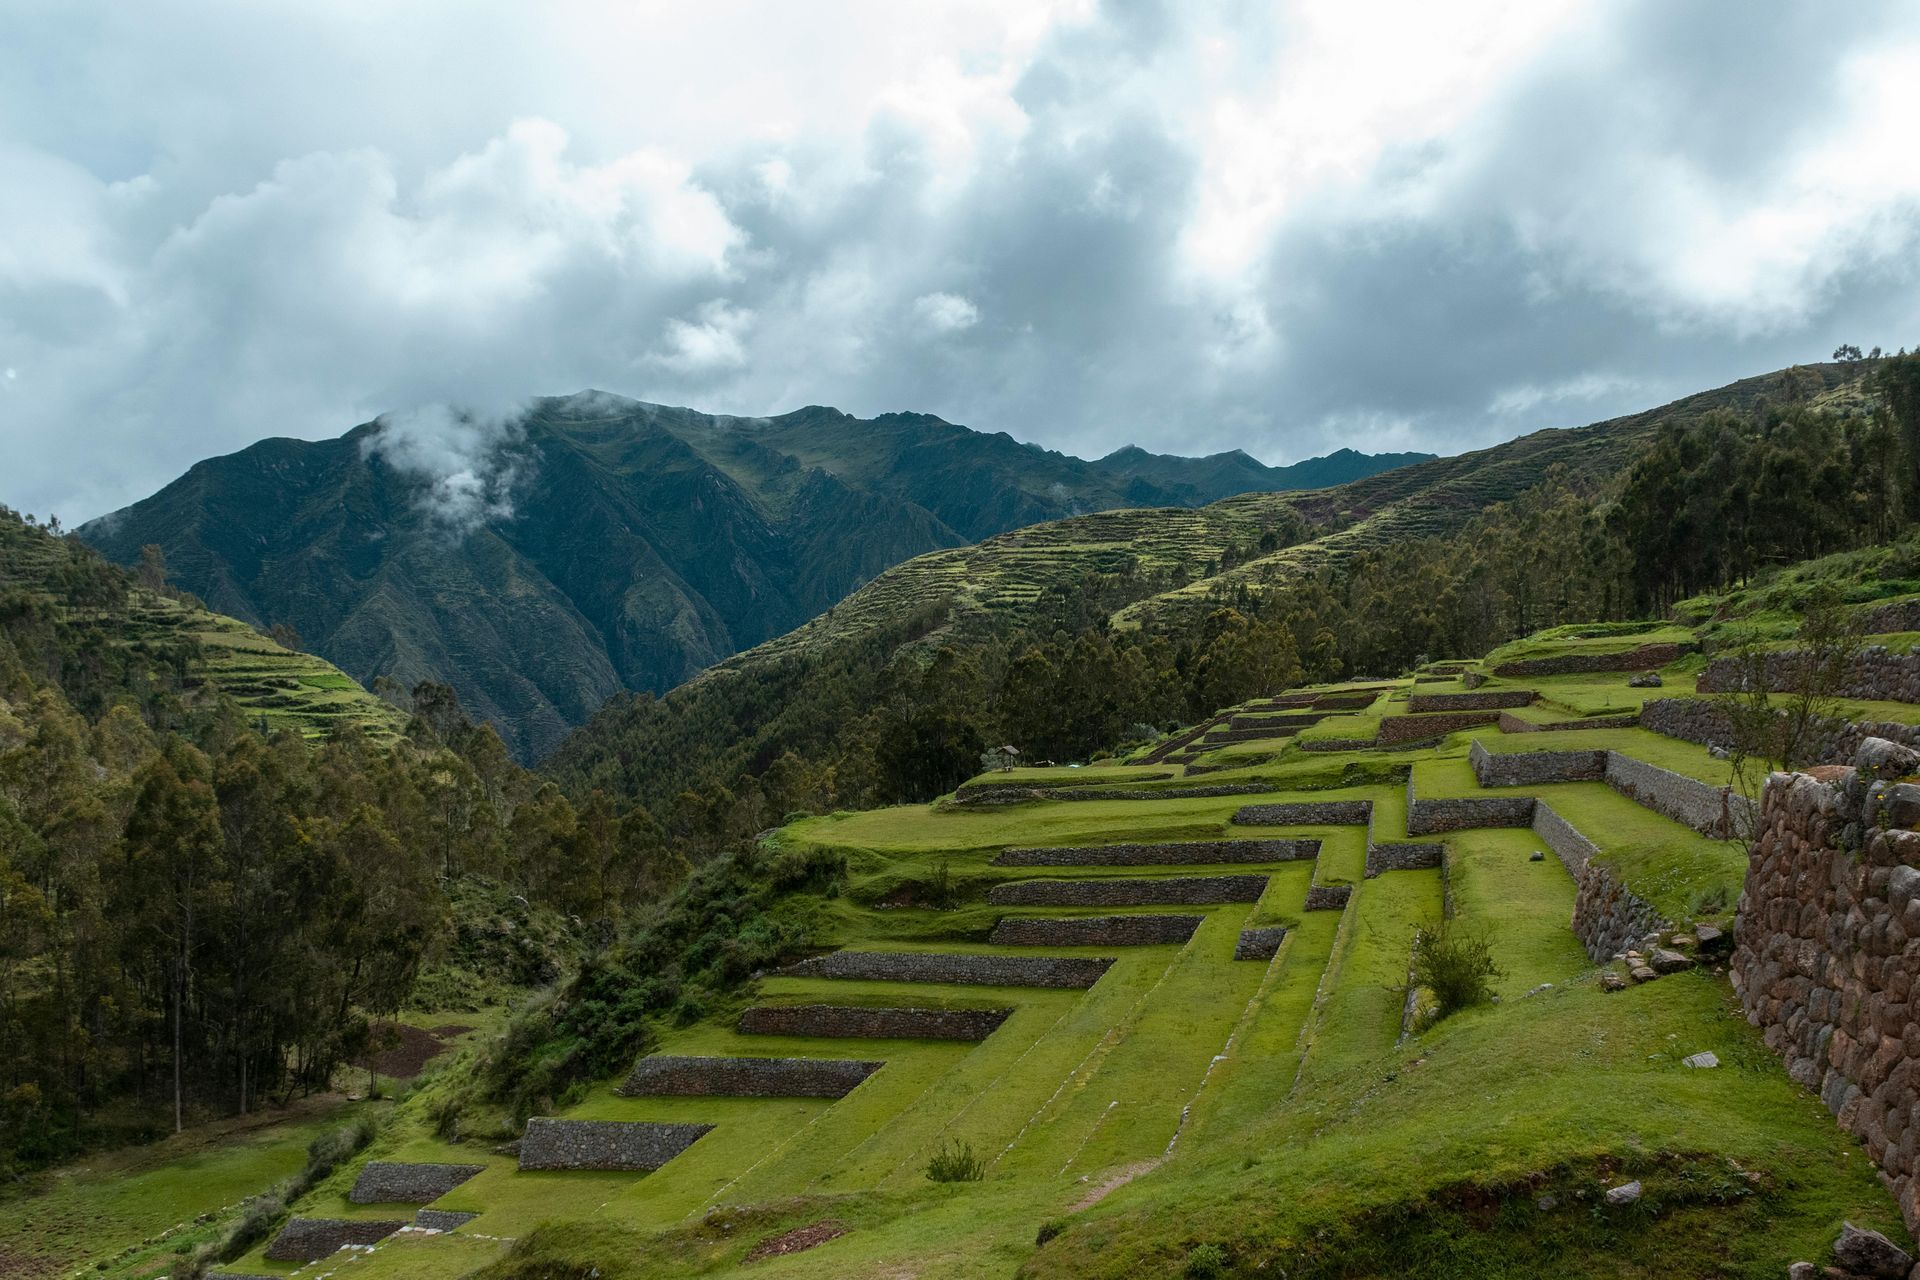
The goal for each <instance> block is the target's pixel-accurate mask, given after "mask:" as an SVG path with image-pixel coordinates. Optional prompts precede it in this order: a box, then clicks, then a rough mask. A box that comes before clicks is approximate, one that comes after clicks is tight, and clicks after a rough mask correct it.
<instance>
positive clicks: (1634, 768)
mask: <svg viewBox="0 0 1920 1280" xmlns="http://www.w3.org/2000/svg"><path fill="white" fill-rule="evenodd" d="M1607 785H1608V786H1610V787H1612V788H1613V789H1614V790H1615V791H1618V792H1619V793H1620V794H1621V795H1623V796H1626V797H1627V798H1629V799H1630V800H1633V801H1634V802H1635V803H1637V804H1642V805H1645V806H1646V807H1647V808H1649V809H1651V810H1653V811H1654V812H1655V813H1658V814H1660V815H1662V816H1663V817H1668V818H1672V819H1673V820H1674V821H1675V822H1678V823H1681V824H1683V825H1685V826H1689V827H1692V828H1693V829H1694V830H1695V831H1698V832H1699V833H1700V834H1701V835H1705V836H1712V837H1714V838H1715V839H1718V840H1728V839H1732V838H1733V837H1734V836H1736V835H1739V834H1740V833H1741V832H1743V831H1748V830H1751V829H1752V827H1753V818H1754V813H1753V802H1752V801H1751V800H1748V799H1747V798H1746V797H1745V796H1743V795H1739V794H1737V793H1736V792H1735V791H1734V790H1733V788H1731V787H1715V786H1711V785H1709V784H1707V783H1705V782H1701V781H1699V780H1698V779H1696V778H1688V777H1685V776H1683V775H1681V774H1678V773H1674V772H1672V771H1671V770H1668V769H1662V768H1660V767H1659V766H1658V765H1651V764H1648V763H1646V762H1645V761H1644V760H1635V759H1634V758H1633V757H1632V756H1626V755H1622V754H1620V753H1619V752H1618V751H1615V752H1611V753H1610V754H1609V755H1608V756H1607Z"/></svg>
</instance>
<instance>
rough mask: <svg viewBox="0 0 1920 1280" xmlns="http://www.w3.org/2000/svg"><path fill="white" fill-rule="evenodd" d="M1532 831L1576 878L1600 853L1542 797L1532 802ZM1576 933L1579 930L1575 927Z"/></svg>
mask: <svg viewBox="0 0 1920 1280" xmlns="http://www.w3.org/2000/svg"><path fill="white" fill-rule="evenodd" d="M1533 834H1535V835H1537V836H1539V837H1540V839H1541V842H1542V843H1544V844H1545V845H1546V846H1547V848H1549V849H1551V850H1553V853H1554V856H1555V857H1557V858H1559V859H1560V862H1561V864H1562V865H1563V866H1565V867H1566V869H1567V870H1568V871H1569V872H1570V873H1571V874H1572V875H1573V878H1574V880H1575V881H1578V880H1579V879H1580V873H1581V872H1582V871H1584V870H1586V867H1587V862H1588V861H1589V860H1590V859H1591V858H1592V857H1593V856H1594V855H1595V854H1597V853H1599V852H1600V846H1598V845H1596V844H1595V843H1594V842H1593V841H1591V840H1589V839H1587V838H1586V837H1585V836H1583V835H1581V834H1580V829H1579V828H1578V827H1576V826H1574V825H1573V824H1572V823H1571V822H1568V821H1567V820H1566V819H1565V818H1563V817H1561V816H1560V815H1559V814H1557V813H1555V812H1554V811H1553V807H1552V806H1551V805H1549V804H1548V803H1547V802H1546V801H1545V800H1535V801H1534V802H1533ZM1575 932H1578V929H1577V928H1576V930H1575ZM1607 954H1608V955H1612V954H1613V953H1612V952H1608V953H1607Z"/></svg>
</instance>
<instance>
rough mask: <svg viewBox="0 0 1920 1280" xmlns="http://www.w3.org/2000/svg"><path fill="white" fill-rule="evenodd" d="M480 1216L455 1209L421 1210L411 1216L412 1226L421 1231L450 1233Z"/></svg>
mask: <svg viewBox="0 0 1920 1280" xmlns="http://www.w3.org/2000/svg"><path fill="white" fill-rule="evenodd" d="M479 1216H480V1215H479V1214H477V1213H462V1212H460V1211H459V1210H457V1209H421V1210H419V1211H418V1212H416V1213H415V1214H414V1215H413V1225H414V1226H416V1227H418V1228H420V1229H421V1230H422V1231H452V1230H453V1229H454V1228H455V1227H464V1226H466V1225H467V1224H468V1223H469V1222H472V1221H473V1220H474V1219H475V1218H477V1217H479Z"/></svg>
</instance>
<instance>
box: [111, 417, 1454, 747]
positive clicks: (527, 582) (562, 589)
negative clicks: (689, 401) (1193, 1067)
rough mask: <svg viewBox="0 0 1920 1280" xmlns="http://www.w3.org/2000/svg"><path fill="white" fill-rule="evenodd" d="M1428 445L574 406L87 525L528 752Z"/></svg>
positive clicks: (418, 434)
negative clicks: (662, 696) (896, 586)
mask: <svg viewBox="0 0 1920 1280" xmlns="http://www.w3.org/2000/svg"><path fill="white" fill-rule="evenodd" d="M1427 456H1428V455H1424V454H1394V455H1383V456H1380V457H1368V456H1365V455H1361V454H1355V453H1352V452H1351V451H1344V450H1343V451H1342V452H1341V453H1339V454H1336V455H1333V456H1331V457H1328V458H1316V459H1309V460H1307V461H1306V462H1302V463H1299V464H1296V465H1295V466H1293V467H1282V468H1273V467H1266V466H1263V465H1262V464H1260V463H1258V462H1255V461H1254V460H1253V459H1251V458H1249V457H1247V456H1246V455H1244V454H1238V453H1234V454H1220V455H1216V456H1214V457H1211V458H1169V457H1164V456H1160V455H1154V454H1148V453H1145V452H1144V451H1141V450H1137V449H1135V450H1123V451H1121V452H1120V453H1117V454H1115V455H1113V456H1112V457H1109V458H1106V459H1101V460H1100V461H1097V462H1086V461H1082V460H1081V459H1078V458H1072V457H1068V456H1066V455H1063V454H1059V453H1054V452H1051V451H1048V450H1045V449H1040V448H1037V447H1035V446H1032V445H1023V444H1020V443H1018V442H1016V441H1014V440H1013V439H1012V438H1011V437H1009V436H1006V435H1004V434H993V435H988V434H983V433H981V432H976V431H970V430H968V429H967V428H965V427H960V426H955V425H954V424H952V423H947V422H942V421H941V420H940V419H938V418H933V417H929V416H926V415H923V414H887V415H884V416H882V417H880V418H876V419H871V420H867V419H859V418H853V417H850V416H848V415H846V414H843V413H840V412H838V411H837V410H833V409H825V408H818V407H813V408H808V409H803V410H800V411H798V412H795V413H790V414H785V415H782V416H779V417H774V418H731V417H721V416H715V415H710V414H703V413H696V412H693V411H692V410H688V409H673V408H667V407H664V406H660V405H649V404H642V403H640V402H638V401H633V400H625V399H622V398H620V397H617V396H611V395H606V394H604V393H599V392H584V393H581V394H579V395H575V396H568V397H561V398H552V399H543V400H539V401H535V402H534V403H532V404H531V405H530V406H528V407H527V409H526V410H525V412H524V413H519V414H516V415H514V416H512V417H510V418H506V419H474V418H467V419H461V418H457V417H455V416H453V415H450V414H448V413H446V412H444V411H442V412H427V413H420V414H413V415H395V416H393V417H390V418H385V419H381V420H379V421H376V422H373V423H368V424H365V425H363V426H360V427H356V428H355V429H354V430H352V431H350V432H348V433H347V434H346V435H344V436H342V437H340V438H338V439H335V440H321V441H314V442H305V441H297V440H265V441H262V442H260V443H259V444H256V445H253V446H252V447H250V448H248V449H244V450H242V451H241V452H239V453H236V454H233V455H231V456H228V457H223V458H214V459H210V460H208V461H206V462H202V463H200V464H198V465H197V466H195V467H194V468H193V469H192V470H191V471H189V472H188V473H187V474H186V475H185V476H183V477H181V478H180V479H179V480H177V481H175V482H174V483H173V484H170V485H168V486H167V487H166V488H165V489H162V490H161V491H160V492H159V493H157V494H154V495H153V496H152V497H150V498H147V499H145V500H143V501H141V502H138V503H135V504H134V505H133V506H131V507H129V508H127V509H126V510H124V511H119V512H115V513H113V514H112V515H109V516H106V517H104V518H102V519H100V520H96V521H93V522H91V523H89V524H87V525H85V526H83V527H82V528H81V530H80V536H81V537H82V538H84V539H86V540H87V541H89V542H90V543H92V544H93V545H95V546H97V547H98V548H100V549H101V550H102V551H103V552H105V553H106V554H107V556H108V557H109V558H111V559H114V560H117V561H119V562H120V563H122V564H128V565H131V564H133V563H135V562H136V561H137V560H138V558H139V556H140V553H141V548H142V547H143V546H146V545H149V544H152V545H157V546H159V547H160V548H161V550H162V552H163V553H164V555H165V557H166V561H167V564H168V565H169V567H170V572H171V576H172V578H173V580H174V581H175V582H176V583H177V584H178V585H180V586H182V587H184V588H186V589H187V590H189V591H192V592H194V593H196V594H197V595H199V596H201V597H202V598H204V599H205V600H207V601H208V602H209V603H210V604H211V605H212V606H213V607H214V608H215V609H219V610H221V611H223V612H225V613H228V614H231V615H232V616H234V617H236V618H239V619H242V620H243V621H245V622H247V623H250V624H252V625H254V626H256V627H260V628H262V629H265V628H267V627H269V626H271V625H275V624H278V625H285V626H290V627H292V628H293V629H294V630H295V631H296V632H298V634H299V635H301V636H302V637H304V638H305V642H306V643H307V644H308V645H309V646H310V647H311V648H312V649H313V650H314V651H315V652H316V653H320V654H324V655H325V656H326V657H327V658H329V659H331V660H332V661H333V662H335V663H337V664H339V666H341V667H342V668H343V669H345V670H346V671H348V672H350V673H351V674H353V675H354V676H356V677H358V678H359V679H361V680H363V681H366V682H368V683H371V682H372V681H373V679H374V678H375V677H376V676H378V677H384V678H386V679H388V680H392V681H394V682H395V683H396V684H398V685H399V686H401V687H403V688H411V687H412V686H413V685H415V684H417V683H420V682H422V681H433V682H436V683H442V684H448V685H451V686H452V687H453V688H454V690H455V691H456V693H458V695H459V696H460V699H461V701H462V702H463V704H464V705H465V706H466V707H467V708H469V709H470V711H471V712H472V713H473V714H475V715H476V716H477V717H478V718H479V719H481V720H483V721H485V722H487V723H489V724H492V725H493V726H494V727H495V729H496V730H497V731H498V732H499V733H500V734H501V736H502V737H503V739H504V740H505V741H506V742H507V744H508V746H509V747H510V748H511V749H512V750H513V751H514V753H515V754H516V755H517V756H519V757H521V758H523V759H527V758H531V757H534V756H537V755H539V754H541V753H543V752H545V751H546V750H548V749H549V748H551V747H552V746H553V745H554V744H556V743H557V742H558V741H559V740H560V739H561V738H562V737H563V736H564V735H565V734H566V732H567V731H568V730H569V729H570V728H572V727H573V726H575V725H578V724H579V723H581V722H582V721H584V720H585V719H587V717H588V716H590V715H591V714H592V713H593V712H594V711H596V710H597V709H598V708H599V707H600V705H601V703H602V702H604V701H605V700H606V699H607V698H608V697H610V696H612V695H614V694H616V693H619V692H622V691H624V690H630V689H631V690H643V691H652V692H656V693H657V692H660V691H662V690H665V689H668V688H671V687H672V686H674V685H677V684H679V683H681V682H682V681H684V680H687V679H688V678H690V677H692V676H694V675H695V674H697V673H698V672H700V671H701V670H703V669H704V668H706V667H708V666H710V665H712V664H713V663H715V662H718V661H720V660H721V659H723V658H726V657H728V656H729V655H731V654H733V653H735V652H736V651H738V650H740V649H744V648H748V647H750V646H752V645H755V644H758V643H760V642H762V641H765V640H768V639H771V638H772V637H775V636H779V635H781V634H783V633H785V632H787V631H789V630H790V629H792V628H793V627H796V626H798V625H800V624H801V623H802V622H805V621H806V620H807V619H809V618H811V617H813V616H815V615H816V614H818V613H820V612H821V611H822V610H824V609H826V608H828V607H829V606H831V605H832V604H833V603H834V602H835V601H837V600H839V599H840V598H841V597H843V596H845V595H846V594H847V593H848V592H849V591H852V590H853V589H854V588H855V587H858V586H860V585H861V584H862V583H864V582H866V581H868V580H869V579H871V578H873V577H874V576H875V575H876V574H878V573H880V572H881V571H882V570H884V569H886V568H888V567H889V566H891V565H894V564H897V563H899V562H900V561H902V560H906V559H909V558H910V557H913V556H915V555H918V554H921V553H923V552H927V551H932V550H935V549H938V548H942V547H952V546H958V545H961V544H964V543H969V542H973V541H976V540H978V539H980V538H984V537H988V536H990V535H992V534H996V533H1000V532H1002V531H1004V530H1007V529H1013V528H1018V527H1021V526H1024V525H1031V524H1036V523H1040V522H1043V521H1047V520H1052V519H1056V518H1058V517H1061V516H1066V515H1073V514H1077V513H1080V512H1084V511H1095V510H1101V509H1105V508H1112V507H1134V506H1176V507H1177V506H1197V505H1200V504H1203V503H1207V502H1212V501H1214V500H1215V499H1218V498H1222V497H1226V496H1228V495H1231V494H1236V493H1241V492H1245V491H1248V490H1254V489H1267V490H1277V489H1288V488H1299V487H1302V486H1304V485H1310V484H1324V483H1328V482H1330V481H1334V480H1347V479H1351V478H1353V477H1354V476H1359V475H1366V474H1370V473H1371V472H1374V471H1378V470H1381V469H1383V468H1386V467H1392V466H1396V465H1400V464H1402V463H1405V462H1410V461H1418V460H1420V459H1422V458H1425V457H1427Z"/></svg>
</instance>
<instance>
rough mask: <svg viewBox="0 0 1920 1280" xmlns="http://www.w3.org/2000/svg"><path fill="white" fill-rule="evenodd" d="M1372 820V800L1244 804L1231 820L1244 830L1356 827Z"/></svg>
mask: <svg viewBox="0 0 1920 1280" xmlns="http://www.w3.org/2000/svg"><path fill="white" fill-rule="evenodd" d="M1372 817H1373V801H1371V800H1296V801H1293V802H1291V803H1289V804H1250V805H1244V806H1242V807H1241V808H1240V810H1239V811H1238V812H1236V813H1235V814H1234V815H1233V821H1234V823H1235V824H1236V825H1238V826H1243V827H1357V826H1361V825H1364V824H1365V823H1366V822H1368V821H1369V820H1371V819H1372Z"/></svg>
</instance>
